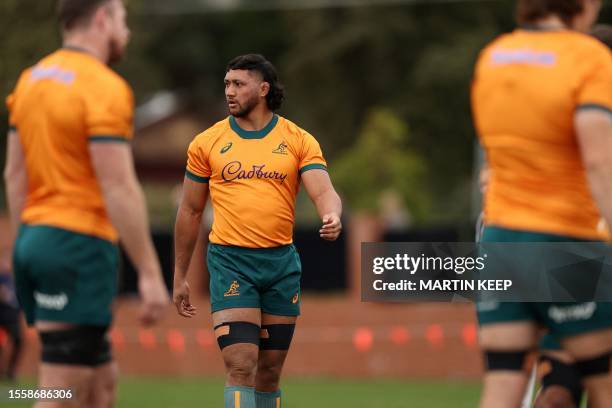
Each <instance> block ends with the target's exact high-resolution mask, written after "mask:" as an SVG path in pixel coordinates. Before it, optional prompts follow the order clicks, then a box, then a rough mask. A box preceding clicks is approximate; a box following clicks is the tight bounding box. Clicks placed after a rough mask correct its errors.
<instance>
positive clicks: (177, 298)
mask: <svg viewBox="0 0 612 408" xmlns="http://www.w3.org/2000/svg"><path fill="white" fill-rule="evenodd" d="M172 301H173V302H174V306H176V311H177V312H178V314H180V315H181V316H183V317H188V318H192V317H193V316H195V315H196V313H197V311H198V310H197V309H196V307H195V306H194V305H192V304H191V302H190V301H189V284H188V283H187V281H186V280H183V279H180V280H177V279H175V280H174V289H173V290H172Z"/></svg>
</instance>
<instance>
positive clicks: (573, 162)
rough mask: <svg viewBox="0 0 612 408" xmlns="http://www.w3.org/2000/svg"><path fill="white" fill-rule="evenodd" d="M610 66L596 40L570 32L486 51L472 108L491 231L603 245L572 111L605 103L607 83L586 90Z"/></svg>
mask: <svg viewBox="0 0 612 408" xmlns="http://www.w3.org/2000/svg"><path fill="white" fill-rule="evenodd" d="M605 59H609V51H608V50H607V49H606V48H605V47H604V46H603V45H602V44H600V43H599V42H598V41H597V40H595V39H593V38H591V37H589V36H586V35H583V34H580V33H577V32H572V31H568V30H551V31H532V30H517V31H515V32H513V33H512V34H508V35H505V36H502V37H500V38H499V39H498V40H496V41H495V42H493V43H492V44H491V45H490V46H488V47H487V48H486V49H485V50H484V52H483V53H482V55H481V57H480V60H479V62H478V65H477V68H476V75H475V85H474V89H473V103H474V117H475V121H476V126H477V128H478V132H479V134H480V135H481V142H482V143H483V146H484V148H485V149H486V151H487V159H488V164H489V166H490V168H491V179H490V184H489V186H488V192H487V193H488V194H487V196H486V201H485V221H486V223H487V224H489V225H491V224H493V225H498V226H503V227H507V228H514V229H528V230H532V231H540V232H547V233H555V234H561V235H570V236H575V237H581V238H586V239H598V238H602V237H601V235H600V232H598V230H597V225H598V223H599V220H600V215H599V211H598V210H597V207H596V206H595V203H594V201H593V199H592V196H591V192H590V190H589V186H588V183H587V178H586V175H585V169H584V166H583V163H582V160H581V156H580V150H579V148H578V144H577V142H576V138H575V131H574V111H575V109H576V106H577V105H580V104H584V103H598V102H601V103H602V105H605V103H607V100H608V99H609V96H608V92H609V91H608V89H607V87H606V84H605V83H597V82H596V81H590V82H589V84H588V86H585V87H582V84H583V83H584V80H585V78H586V77H587V76H589V75H591V73H592V72H593V71H594V70H596V69H597V68H598V67H599V66H600V65H601V66H602V67H605V62H606V61H605ZM602 61H603V62H602ZM602 69H603V68H602ZM604 79H605V76H604ZM500 87H501V88H502V89H503V92H501V91H500ZM502 112H503V114H500V113H502Z"/></svg>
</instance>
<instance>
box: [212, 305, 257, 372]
mask: <svg viewBox="0 0 612 408" xmlns="http://www.w3.org/2000/svg"><path fill="white" fill-rule="evenodd" d="M212 319H213V327H214V331H215V337H216V338H217V343H218V344H219V347H220V349H221V354H222V356H223V360H224V361H225V364H226V368H227V369H228V370H232V369H234V368H237V367H238V366H249V367H250V366H253V367H255V366H256V364H257V357H258V352H259V341H260V336H261V328H260V327H261V310H260V309H257V308H232V309H222V310H219V311H216V312H214V313H213V314H212ZM238 368H241V367H238Z"/></svg>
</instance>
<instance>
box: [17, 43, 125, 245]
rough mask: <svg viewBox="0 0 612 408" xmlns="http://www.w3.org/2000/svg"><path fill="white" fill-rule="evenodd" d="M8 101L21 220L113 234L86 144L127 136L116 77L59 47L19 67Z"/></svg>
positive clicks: (91, 59)
mask: <svg viewBox="0 0 612 408" xmlns="http://www.w3.org/2000/svg"><path fill="white" fill-rule="evenodd" d="M13 100H14V103H12V101H13ZM9 104H10V105H12V109H11V110H12V121H14V122H15V123H19V135H20V138H21V142H22V144H23V146H24V153H25V159H26V166H27V169H28V196H27V201H26V203H25V207H24V209H23V212H22V216H21V218H22V221H23V222H25V223H30V224H44V225H51V226H56V227H61V228H66V229H69V230H72V231H76V232H80V233H83V234H90V235H95V236H98V237H100V238H104V239H108V240H116V238H117V233H116V231H115V229H114V228H113V226H112V224H111V222H110V220H109V219H108V217H107V215H106V210H105V208H104V201H103V198H102V193H101V191H100V188H99V186H98V183H97V181H96V177H95V174H94V170H93V167H92V164H91V160H90V157H89V152H88V143H89V142H91V141H92V140H94V139H96V138H109V137H110V136H111V135H126V136H130V135H131V120H132V113H131V112H132V109H131V107H132V104H133V102H132V95H131V91H130V89H129V87H128V86H127V84H125V82H124V80H123V79H121V78H120V77H119V76H118V75H117V74H115V73H114V72H113V71H112V70H111V69H109V68H108V67H107V66H106V65H105V64H103V63H102V62H101V61H99V60H97V59H96V58H94V57H93V56H91V55H89V54H88V53H87V52H85V51H82V50H78V49H71V48H64V49H60V50H58V51H56V52H54V53H53V54H51V55H49V56H47V57H46V58H44V59H43V60H41V61H40V62H39V63H38V64H36V65H35V66H34V67H32V68H30V69H28V70H26V71H25V72H24V74H23V75H22V77H21V79H20V81H19V83H18V85H17V88H16V92H15V93H14V94H13V95H12V96H11V98H10V99H9ZM114 137H115V138H116V137H118V136H114Z"/></svg>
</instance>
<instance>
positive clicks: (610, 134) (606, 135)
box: [575, 108, 612, 225]
mask: <svg viewBox="0 0 612 408" xmlns="http://www.w3.org/2000/svg"><path fill="white" fill-rule="evenodd" d="M575 128H576V134H577V137H578V143H579V145H580V150H581V153H582V160H583V163H584V166H585V169H586V173H587V178H588V181H589V184H590V187H591V193H592V194H593V198H594V199H595V202H596V203H597V206H598V208H599V211H600V213H601V216H602V217H603V218H604V219H605V220H606V222H607V223H608V225H612V183H611V182H610V180H612V113H611V112H609V111H607V110H605V109H603V108H602V109H579V110H578V111H577V113H576V115H575Z"/></svg>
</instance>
